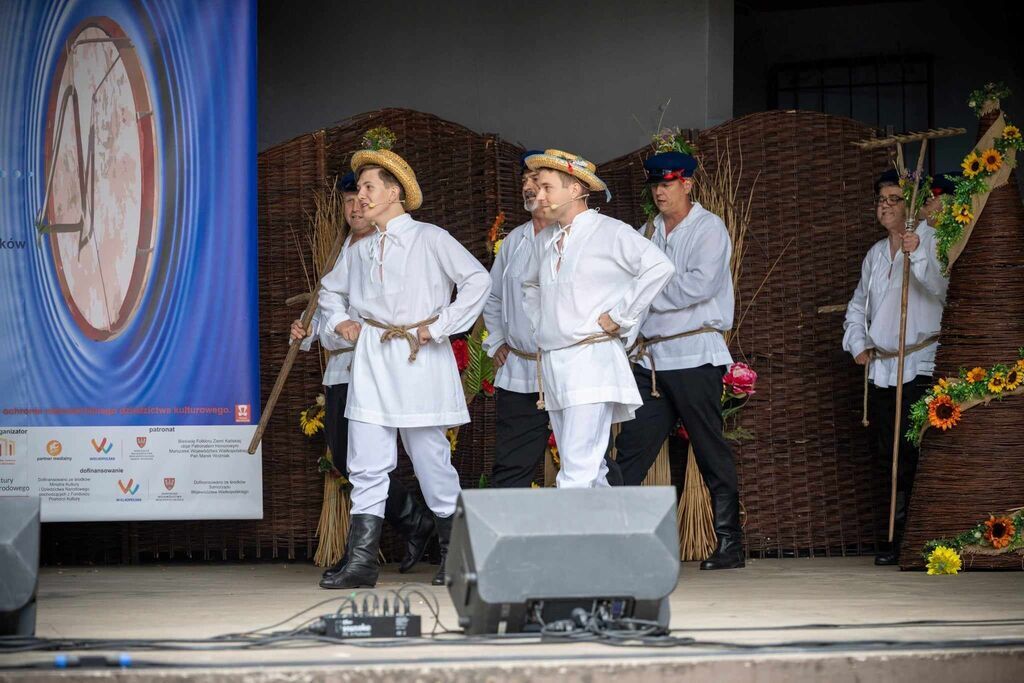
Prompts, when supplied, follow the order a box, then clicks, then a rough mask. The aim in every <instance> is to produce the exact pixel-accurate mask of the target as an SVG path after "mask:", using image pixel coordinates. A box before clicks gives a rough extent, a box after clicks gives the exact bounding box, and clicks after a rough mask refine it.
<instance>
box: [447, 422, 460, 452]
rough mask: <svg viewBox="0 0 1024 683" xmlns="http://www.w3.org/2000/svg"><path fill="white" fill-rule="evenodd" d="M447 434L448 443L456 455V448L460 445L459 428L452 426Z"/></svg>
mask: <svg viewBox="0 0 1024 683" xmlns="http://www.w3.org/2000/svg"><path fill="white" fill-rule="evenodd" d="M445 436H447V437H448V445H449V446H450V447H451V449H452V454H453V455H454V454H455V449H456V448H458V446H459V430H458V429H455V428H454V427H451V428H450V429H449V430H448V431H447V432H445Z"/></svg>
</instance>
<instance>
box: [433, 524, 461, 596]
mask: <svg viewBox="0 0 1024 683" xmlns="http://www.w3.org/2000/svg"><path fill="white" fill-rule="evenodd" d="M454 517H455V515H452V516H450V517H438V516H437V515H434V526H435V527H437V544H438V546H439V547H440V548H441V567H440V568H439V569H438V570H437V574H436V575H435V576H434V580H433V581H431V582H430V583H432V584H433V585H435V586H443V585H445V580H446V579H447V578H448V574H447V573H445V570H444V563H445V560H447V559H448V541H450V540H451V537H452V519H453V518H454Z"/></svg>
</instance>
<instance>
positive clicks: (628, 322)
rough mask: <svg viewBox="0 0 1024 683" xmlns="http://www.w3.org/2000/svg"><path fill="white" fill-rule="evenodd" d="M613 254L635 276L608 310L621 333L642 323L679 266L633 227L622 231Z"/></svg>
mask: <svg viewBox="0 0 1024 683" xmlns="http://www.w3.org/2000/svg"><path fill="white" fill-rule="evenodd" d="M612 256H613V257H614V258H615V260H616V261H618V263H619V265H620V266H622V267H623V268H625V269H626V270H628V271H629V272H631V273H633V275H634V278H633V281H632V282H631V283H630V284H629V286H628V287H627V288H626V291H625V294H624V295H623V297H622V299H620V300H619V302H618V303H617V304H615V306H613V307H612V309H611V310H610V311H608V316H609V317H610V318H611V319H612V320H614V321H615V323H616V324H617V325H618V326H619V327H620V328H622V330H621V332H622V333H623V334H628V333H629V332H630V331H631V330H632V329H633V328H634V327H635V326H636V325H638V324H639V323H640V320H641V319H642V318H643V316H644V314H645V313H647V309H648V307H650V305H651V301H653V300H654V297H656V296H658V293H659V292H661V290H662V288H663V287H664V286H665V284H666V283H667V282H668V281H669V280H670V279H671V278H672V275H673V274H674V273H675V272H676V269H675V266H673V265H672V263H671V262H670V261H669V260H668V258H667V257H666V256H665V254H664V253H663V252H662V251H661V249H658V247H656V246H655V245H654V244H652V243H651V242H650V241H649V240H647V239H645V238H644V237H643V236H641V235H640V234H639V233H637V232H635V231H634V230H632V229H629V230H622V231H620V232H619V235H618V239H617V240H616V242H615V248H614V249H612Z"/></svg>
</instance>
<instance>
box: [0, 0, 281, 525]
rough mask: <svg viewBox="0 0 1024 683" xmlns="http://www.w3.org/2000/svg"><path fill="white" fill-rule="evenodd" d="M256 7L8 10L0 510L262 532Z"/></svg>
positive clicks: (109, 0)
mask: <svg viewBox="0 0 1024 683" xmlns="http://www.w3.org/2000/svg"><path fill="white" fill-rule="evenodd" d="M255 20H256V16H255V6H254V3H252V2H247V1H243V0H147V2H144V3H139V2H134V1H132V0H47V1H41V0H35V1H33V0H0V64H3V65H4V68H3V69H0V496H24V495H38V496H40V497H41V499H42V506H43V519H44V520H46V521H52V520H108V519H109V520H114V519H117V520H126V519H204V518H205V519H210V518H258V517H260V516H262V482H261V458H260V455H259V454H258V453H257V455H255V456H252V455H249V454H248V453H246V450H245V449H246V447H247V446H248V442H249V439H250V437H251V436H252V433H253V430H254V425H255V423H256V422H258V420H259V414H258V413H259V366H258V362H259V360H258V338H257V272H256V246H257V245H256V214H255V210H256V158H255V154H256V152H255V150H256V121H255V105H256V102H255V94H256V74H255V64H256V58H255V57H256V51H255Z"/></svg>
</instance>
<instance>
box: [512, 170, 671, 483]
mask: <svg viewBox="0 0 1024 683" xmlns="http://www.w3.org/2000/svg"><path fill="white" fill-rule="evenodd" d="M526 165H527V167H528V168H529V169H531V170H535V171H539V173H538V177H537V185H538V190H537V201H538V202H539V203H540V205H541V206H542V207H544V208H546V209H548V210H550V211H551V212H552V215H553V217H554V219H555V224H554V225H553V226H552V227H549V228H547V229H546V230H544V231H543V232H542V233H541V234H540V235H538V236H537V237H536V239H535V244H534V250H535V251H534V257H533V259H531V261H530V265H529V270H528V272H527V274H526V276H525V277H524V278H523V290H524V300H523V306H524V308H525V310H526V314H527V316H528V317H529V319H530V321H531V323H532V325H533V329H534V332H535V334H536V338H537V345H538V347H539V349H540V357H541V362H540V364H539V367H540V376H539V378H538V379H539V381H540V383H541V385H540V387H539V389H540V392H539V393H540V402H541V403H542V404H543V405H544V406H545V407H546V409H547V410H548V413H549V416H550V419H551V425H552V428H553V429H554V432H555V440H556V441H557V443H558V448H559V455H560V459H561V469H560V471H559V473H558V478H557V480H556V483H557V485H558V486H559V487H563V488H585V487H595V486H607V485H608V481H607V469H608V468H607V465H606V462H605V454H606V453H607V450H608V442H609V437H610V428H611V425H612V424H613V423H617V422H623V421H625V420H630V419H632V417H633V413H634V411H635V410H636V409H637V408H638V407H639V406H640V405H641V399H640V393H639V392H638V391H637V388H636V382H635V381H634V380H633V375H632V373H631V371H630V368H629V360H628V358H627V357H626V350H625V347H624V346H623V341H624V340H625V341H626V342H627V343H628V342H629V341H631V340H632V338H634V337H635V335H636V333H637V331H638V327H639V324H640V321H641V319H642V317H643V316H644V314H645V313H646V312H647V308H648V306H649V305H650V303H651V301H652V300H653V299H654V297H655V296H656V295H657V293H658V292H659V291H660V290H661V288H662V287H663V286H664V285H665V283H666V282H667V281H668V280H669V278H670V277H671V276H672V273H673V267H672V264H671V263H670V262H669V261H668V259H667V258H665V255H664V254H662V253H661V251H659V250H658V249H657V248H656V247H655V246H654V245H652V244H651V243H650V242H649V241H647V240H645V239H644V238H643V237H642V236H640V235H639V234H638V233H637V232H636V231H635V230H634V229H633V228H631V227H630V226H629V225H626V224H625V223H623V222H622V221H619V220H616V219H614V218H610V217H608V216H602V215H601V214H599V213H598V212H597V211H595V210H593V209H590V208H588V206H587V201H588V197H589V195H590V193H591V192H602V191H603V192H605V193H607V186H606V185H605V183H604V182H603V181H602V180H601V179H600V178H598V177H597V175H595V170H596V169H595V167H594V165H593V164H591V163H590V162H588V161H586V160H584V159H582V158H580V157H578V156H576V155H573V154H568V153H566V152H561V151H559V150H547V151H546V152H545V153H544V154H534V155H531V156H529V157H527V159H526Z"/></svg>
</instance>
